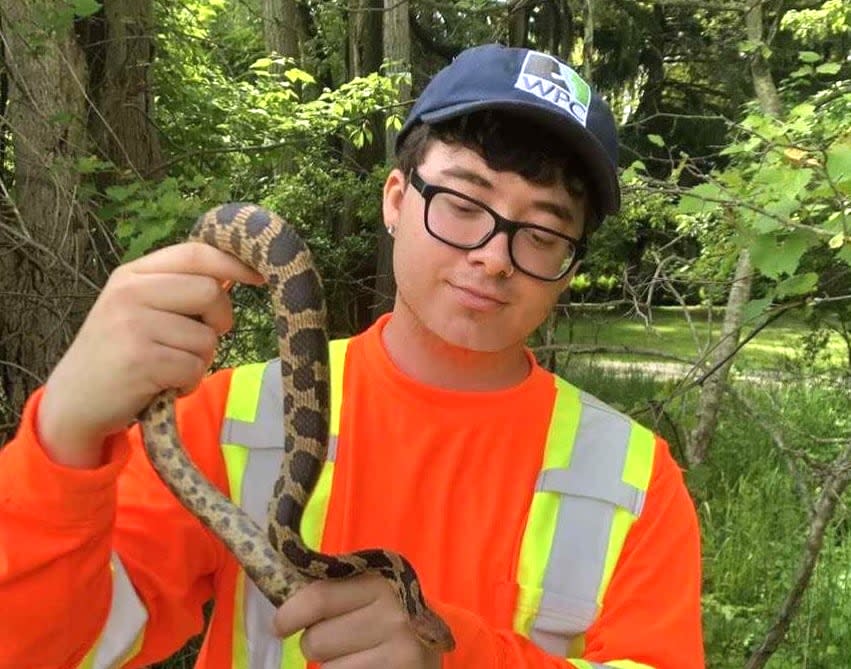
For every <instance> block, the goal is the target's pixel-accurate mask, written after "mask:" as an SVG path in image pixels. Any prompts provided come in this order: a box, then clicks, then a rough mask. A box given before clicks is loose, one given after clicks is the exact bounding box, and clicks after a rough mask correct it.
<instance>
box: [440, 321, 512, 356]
mask: <svg viewBox="0 0 851 669" xmlns="http://www.w3.org/2000/svg"><path fill="white" fill-rule="evenodd" d="M435 320H437V319H435ZM441 320H442V319H441ZM426 326H427V327H428V328H429V330H431V331H432V332H433V333H435V334H436V335H437V336H438V337H440V338H441V339H442V340H443V341H444V342H446V343H447V344H449V345H450V346H453V347H455V348H459V349H463V350H465V351H471V352H476V353H499V352H500V351H504V350H506V349H510V348H514V347H516V346H517V341H515V339H514V338H512V337H511V336H509V333H508V332H506V331H505V330H504V329H501V328H499V327H496V326H494V324H492V323H477V322H475V321H474V320H472V319H469V318H457V317H456V318H450V319H445V320H443V322H442V323H434V324H433V327H432V326H430V324H429V323H428V321H426Z"/></svg>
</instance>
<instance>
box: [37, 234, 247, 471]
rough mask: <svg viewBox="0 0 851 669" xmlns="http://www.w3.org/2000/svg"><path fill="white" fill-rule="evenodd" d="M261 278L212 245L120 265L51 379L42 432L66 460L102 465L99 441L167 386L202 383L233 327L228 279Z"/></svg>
mask: <svg viewBox="0 0 851 669" xmlns="http://www.w3.org/2000/svg"><path fill="white" fill-rule="evenodd" d="M233 281H240V282H243V283H253V284H259V283H262V281H263V277H261V276H260V275H259V274H257V273H256V272H255V271H253V270H251V269H249V268H248V267H247V266H246V265H244V264H242V263H241V262H240V261H239V260H237V259H236V258H234V257H233V256H230V255H228V254H226V253H224V252H222V251H219V250H217V249H214V248H213V247H212V246H207V245H206V244H199V243H195V242H188V243H184V244H178V245H176V246H170V247H167V248H164V249H160V250H159V251H156V252H154V253H151V254H150V255H147V256H144V257H142V258H139V259H138V260H135V261H133V262H131V263H128V264H126V265H122V266H121V267H119V268H118V269H116V270H115V271H114V272H113V273H112V276H110V278H109V281H107V283H106V286H105V287H104V289H103V292H101V294H100V296H99V297H98V299H97V301H96V302H95V304H94V306H93V307H92V310H91V311H90V312H89V315H88V317H87V318H86V320H85V322H84V323H83V325H82V327H81V328H80V331H79V333H78V334H77V336H76V338H75V339H74V342H73V343H72V344H71V346H70V347H69V349H68V351H67V352H66V353H65V355H64V356H63V357H62V359H61V360H60V361H59V364H58V365H57V366H56V368H55V369H54V370H53V372H52V373H51V375H50V378H48V380H47V384H46V388H45V392H44V398H43V399H42V402H41V406H40V408H39V416H38V432H39V436H40V438H41V441H42V444H43V445H44V447H45V449H46V450H47V452H48V454H49V455H50V457H51V458H52V459H53V460H54V461H55V462H58V463H60V464H63V465H68V466H73V467H80V468H87V467H96V466H97V465H98V464H100V460H101V454H102V445H103V441H104V439H106V437H108V436H109V435H111V434H113V433H115V432H117V431H119V430H122V429H124V427H126V426H127V424H128V423H130V422H131V421H132V420H133V419H134V418H135V417H136V415H137V414H138V413H139V411H141V410H142V409H143V408H144V407H145V406H146V405H147V404H148V402H150V401H151V399H152V398H153V397H154V396H155V395H156V394H157V393H159V392H161V391H163V390H165V389H167V388H178V389H180V390H181V391H182V392H183V393H187V392H189V391H190V390H192V389H193V388H195V387H196V386H197V385H198V384H199V383H200V382H201V380H202V378H203V377H204V375H205V374H206V372H207V367H208V366H209V365H210V362H211V361H212V359H213V356H214V354H215V350H216V343H217V339H218V335H220V334H222V333H223V332H226V331H227V330H228V329H229V328H230V327H231V323H232V313H231V302H230V299H229V298H228V295H227V291H226V290H225V289H224V288H223V286H222V284H223V283H229V282H233Z"/></svg>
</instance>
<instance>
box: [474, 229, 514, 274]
mask: <svg viewBox="0 0 851 669" xmlns="http://www.w3.org/2000/svg"><path fill="white" fill-rule="evenodd" d="M467 259H468V260H469V261H470V262H471V263H472V264H474V265H481V266H482V268H483V269H484V270H485V273H487V274H489V275H491V276H499V275H500V274H503V275H505V276H508V275H510V274H511V269H512V264H511V254H510V252H509V249H508V234H506V233H505V232H499V233H497V234H496V235H494V237H493V239H491V240H490V241H488V243H487V244H485V245H484V246H482V247H480V248H477V249H472V250H471V251H467Z"/></svg>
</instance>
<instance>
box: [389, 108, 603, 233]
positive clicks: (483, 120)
mask: <svg viewBox="0 0 851 669" xmlns="http://www.w3.org/2000/svg"><path fill="white" fill-rule="evenodd" d="M435 141H440V142H443V143H445V144H450V145H453V144H454V145H460V146H463V147H465V148H468V149H470V150H472V151H475V152H476V153H477V154H479V155H480V156H481V157H482V158H483V159H484V161H485V163H487V165H488V167H490V168H491V169H493V170H496V171H499V172H502V171H510V172H515V173H517V174H519V175H520V176H522V177H523V178H524V179H528V180H529V181H531V182H532V183H535V184H541V185H552V184H554V183H556V182H557V181H558V180H559V178H561V181H562V183H564V184H565V187H566V188H567V190H568V192H569V193H570V194H571V195H573V196H576V197H582V196H585V195H586V194H587V195H589V197H587V198H586V201H585V221H584V224H585V225H584V231H583V235H584V236H586V237H587V236H589V235H590V234H591V233H592V232H593V231H594V230H595V229H596V228H597V227H599V223H600V221H599V217H598V216H597V214H596V210H597V209H598V208H597V207H596V206H595V203H594V201H593V197H591V195H593V194H592V193H589V188H588V184H586V183H585V180H584V179H583V178H582V177H581V176H580V172H579V166H578V165H577V164H576V159H575V158H574V157H573V155H572V154H571V153H570V151H569V149H568V148H567V147H565V146H564V142H563V141H561V140H560V139H558V138H557V137H556V136H555V135H554V134H553V133H552V132H550V131H548V130H547V129H546V128H542V127H541V126H539V125H537V124H534V123H530V122H529V119H528V118H527V117H525V116H519V115H515V114H512V113H511V112H507V111H494V110H487V111H478V112H473V113H471V114H467V115H465V116H459V117H456V118H453V119H449V120H448V121H440V122H438V123H434V124H428V123H421V124H419V125H417V126H415V127H414V128H412V129H411V131H410V132H409V133H408V136H407V137H405V139H404V141H403V142H402V145H401V146H400V147H399V150H398V152H397V153H396V166H397V167H398V168H399V169H400V170H401V171H402V172H403V173H404V174H405V175H406V176H407V175H409V174H410V173H411V170H413V169H415V168H417V167H419V166H420V165H421V164H422V162H423V159H424V158H425V155H426V151H427V150H428V148H429V146H431V144H432V143H433V142H435Z"/></svg>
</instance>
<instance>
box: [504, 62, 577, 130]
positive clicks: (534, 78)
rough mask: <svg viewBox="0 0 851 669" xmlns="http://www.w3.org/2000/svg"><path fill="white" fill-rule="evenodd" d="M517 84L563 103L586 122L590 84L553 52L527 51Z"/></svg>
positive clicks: (563, 107)
mask: <svg viewBox="0 0 851 669" xmlns="http://www.w3.org/2000/svg"><path fill="white" fill-rule="evenodd" d="M514 87H515V88H519V89H520V90H521V91H526V92H527V93H531V94H532V95H535V96H537V97H539V98H541V99H542V100H546V101H547V102H551V103H552V104H554V105H556V106H558V107H561V108H562V109H564V110H565V111H566V112H567V113H568V114H570V115H571V116H573V117H574V118H575V119H576V120H577V121H579V122H580V123H581V124H582V125H583V126H584V125H585V120H586V119H587V118H588V105H590V104H591V87H590V86H589V85H588V84H587V83H585V80H584V79H583V78H582V77H580V76H579V75H578V74H576V72H574V71H573V70H572V69H571V68H569V67H568V66H567V65H565V64H564V63H560V62H559V61H557V60H556V59H555V58H553V57H552V56H547V55H546V54H543V53H538V52H536V51H530V52H529V53H528V54H526V59H525V60H524V61H523V67H522V68H521V70H520V76H519V77H517V82H516V83H515V84H514Z"/></svg>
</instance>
